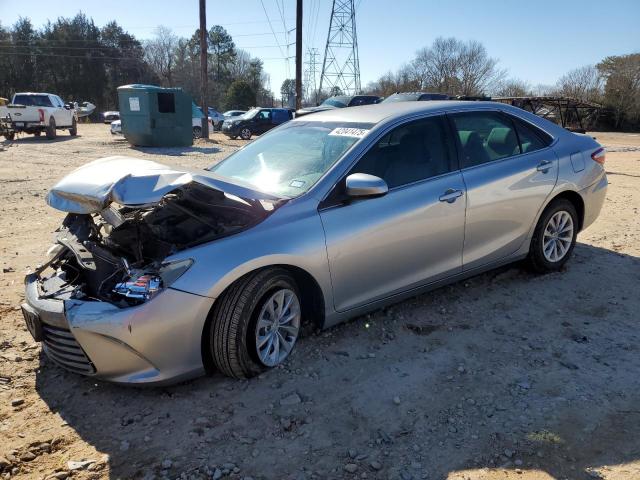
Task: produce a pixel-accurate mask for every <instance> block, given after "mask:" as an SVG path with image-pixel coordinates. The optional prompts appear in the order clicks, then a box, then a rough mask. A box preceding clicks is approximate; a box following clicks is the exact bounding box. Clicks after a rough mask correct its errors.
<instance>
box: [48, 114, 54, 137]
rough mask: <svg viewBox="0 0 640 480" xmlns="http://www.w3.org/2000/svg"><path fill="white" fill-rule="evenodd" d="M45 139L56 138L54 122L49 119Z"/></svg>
mask: <svg viewBox="0 0 640 480" xmlns="http://www.w3.org/2000/svg"><path fill="white" fill-rule="evenodd" d="M47 138H48V139H49V140H53V139H54V138H56V121H55V120H54V119H53V117H51V118H50V119H49V126H48V127H47Z"/></svg>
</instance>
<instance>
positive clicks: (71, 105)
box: [64, 103, 73, 110]
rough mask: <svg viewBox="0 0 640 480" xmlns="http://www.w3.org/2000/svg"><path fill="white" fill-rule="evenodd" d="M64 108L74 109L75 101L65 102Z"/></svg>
mask: <svg viewBox="0 0 640 480" xmlns="http://www.w3.org/2000/svg"><path fill="white" fill-rule="evenodd" d="M64 108H65V109H66V110H72V109H73V103H65V104H64Z"/></svg>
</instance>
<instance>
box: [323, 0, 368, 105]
mask: <svg viewBox="0 0 640 480" xmlns="http://www.w3.org/2000/svg"><path fill="white" fill-rule="evenodd" d="M323 87H324V88H327V89H328V90H329V92H330V93H331V94H334V93H337V92H338V89H339V91H340V92H341V93H344V94H350V95H354V94H358V93H360V61H359V59H358V37H357V34H356V10H355V7H354V0H333V6H332V8H331V21H330V23H329V33H328V35H327V44H326V47H325V49H324V60H323V62H322V74H321V75H320V90H322V89H323Z"/></svg>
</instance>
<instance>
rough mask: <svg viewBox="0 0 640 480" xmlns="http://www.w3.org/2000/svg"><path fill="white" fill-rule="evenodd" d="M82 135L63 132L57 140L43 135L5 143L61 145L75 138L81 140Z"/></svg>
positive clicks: (29, 136)
mask: <svg viewBox="0 0 640 480" xmlns="http://www.w3.org/2000/svg"><path fill="white" fill-rule="evenodd" d="M81 136H82V135H80V134H77V135H76V136H71V135H69V133H68V132H66V131H62V133H61V132H58V134H57V135H56V138H53V139H48V138H47V137H46V135H44V134H42V135H40V136H39V137H36V136H35V135H24V136H19V137H16V138H15V139H13V140H6V141H5V143H18V144H20V143H26V144H34V143H59V142H67V141H69V140H73V139H74V138H80V137H81Z"/></svg>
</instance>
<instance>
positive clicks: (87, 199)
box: [47, 156, 279, 213]
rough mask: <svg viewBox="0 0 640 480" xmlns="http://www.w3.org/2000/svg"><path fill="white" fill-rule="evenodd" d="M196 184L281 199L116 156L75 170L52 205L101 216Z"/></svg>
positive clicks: (207, 175)
mask: <svg viewBox="0 0 640 480" xmlns="http://www.w3.org/2000/svg"><path fill="white" fill-rule="evenodd" d="M191 182H196V183H199V184H202V185H205V186H208V187H211V188H213V189H216V190H220V191H222V192H225V193H227V194H230V195H233V196H236V197H240V198H243V199H249V200H268V201H276V200H279V198H278V197H275V196H273V195H269V194H267V193H263V192H259V191H257V190H253V189H252V188H250V187H245V186H242V185H238V184H235V183H230V182H229V181H227V180H225V179H223V178H222V177H220V176H217V175H215V174H214V173H212V172H208V171H206V170H199V171H191V170H188V169H179V168H173V167H168V166H166V165H162V164H161V163H156V162H152V161H150V160H141V159H139V158H133V157H125V156H114V157H107V158H102V159H100V160H95V161H93V162H91V163H88V164H86V165H83V166H82V167H80V168H78V169H76V170H74V171H73V172H71V173H70V174H69V175H67V176H66V177H64V178H63V179H62V180H60V181H59V182H58V183H57V184H56V185H55V186H54V187H53V188H52V189H51V190H50V191H49V193H48V195H47V204H49V206H51V207H53V208H55V209H57V210H62V211H64V212H70V213H98V212H100V211H102V210H103V209H105V208H106V207H107V206H108V205H109V204H110V203H112V202H115V203H118V204H120V205H123V206H127V207H141V206H145V205H153V204H155V203H158V202H159V201H160V200H161V199H162V197H163V196H165V195H166V194H167V193H169V192H171V191H172V190H175V189H176V188H178V187H180V186H182V185H186V184H188V183H191Z"/></svg>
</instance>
